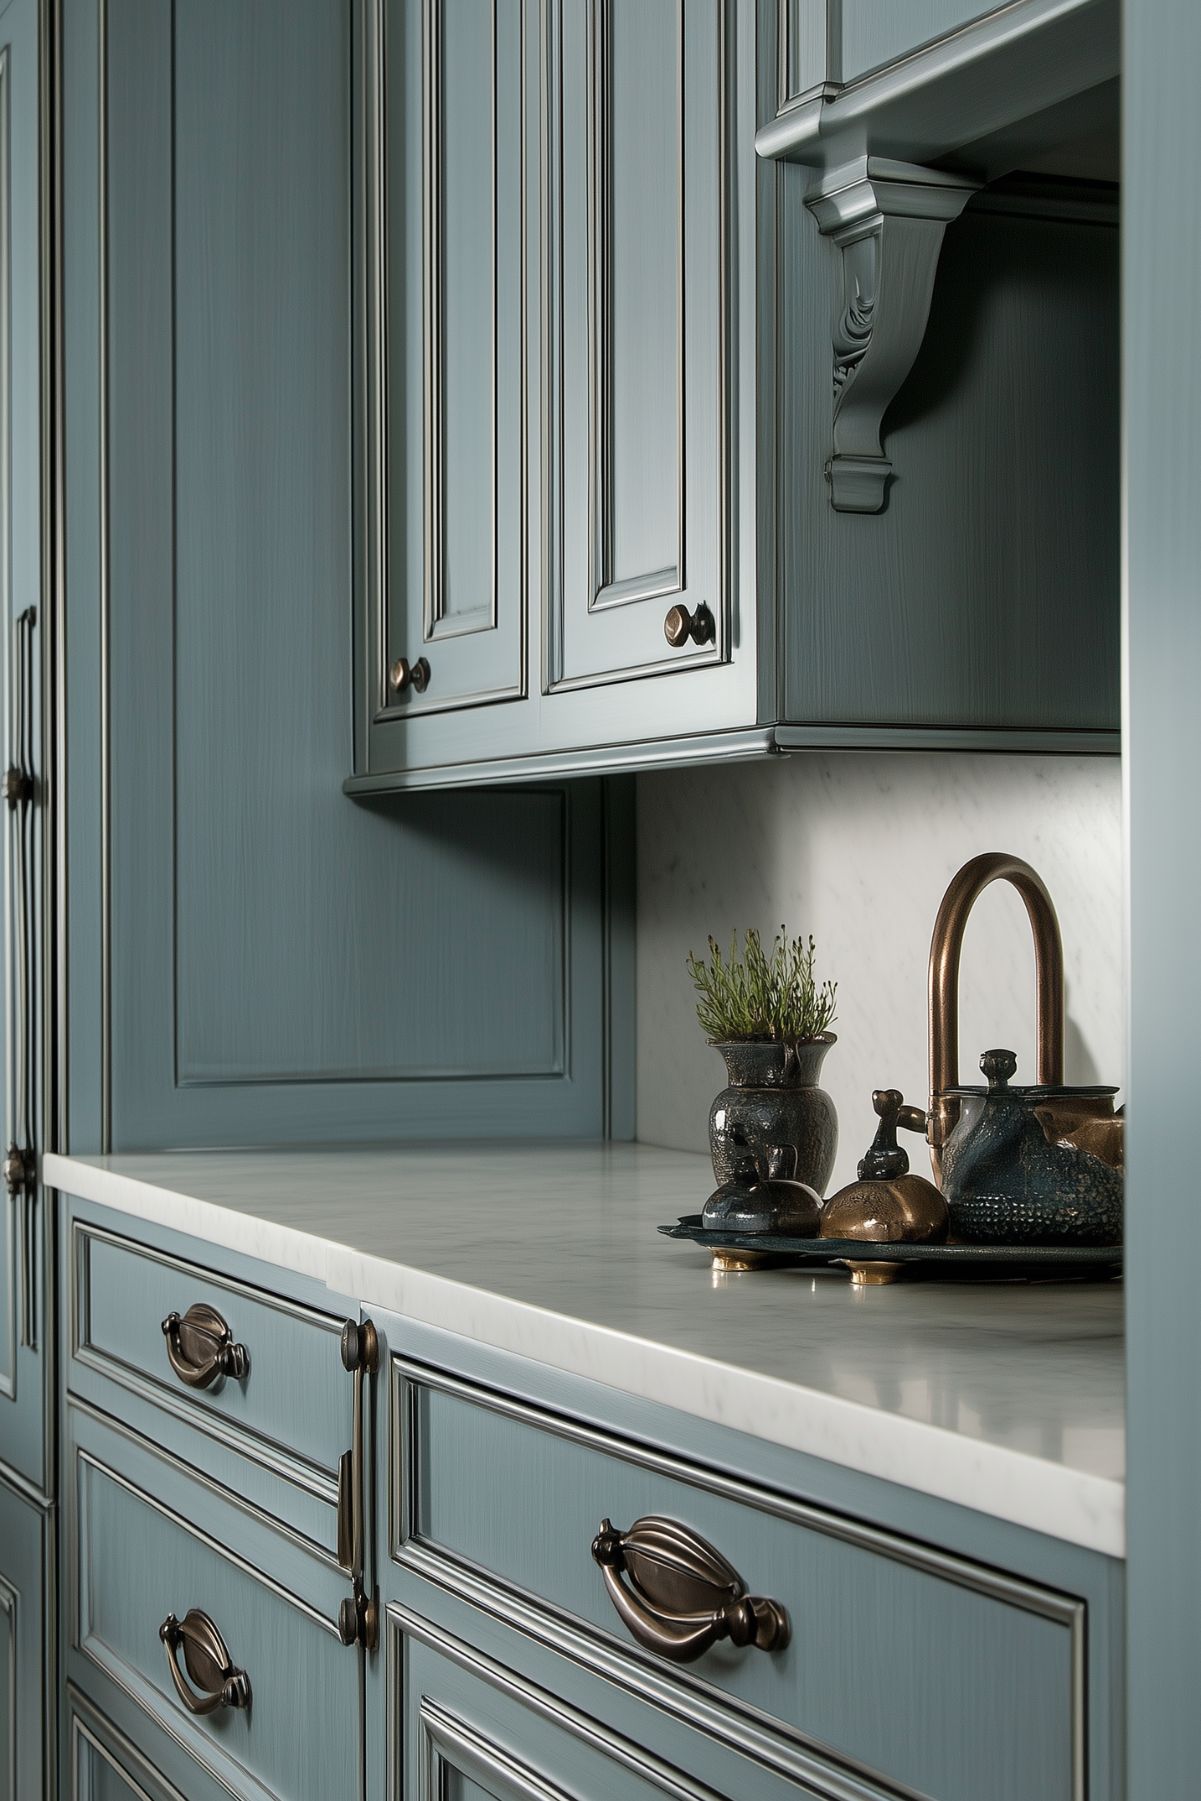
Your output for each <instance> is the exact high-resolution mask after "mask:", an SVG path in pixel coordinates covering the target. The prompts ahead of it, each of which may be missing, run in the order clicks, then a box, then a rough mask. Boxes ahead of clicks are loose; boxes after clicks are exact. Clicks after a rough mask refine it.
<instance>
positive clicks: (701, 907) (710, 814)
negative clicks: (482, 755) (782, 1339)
mask: <svg viewBox="0 0 1201 1801" xmlns="http://www.w3.org/2000/svg"><path fill="white" fill-rule="evenodd" d="M637 811H638V932H637V938H638V1069H637V1094H638V1137H639V1138H640V1139H642V1140H644V1141H645V1142H647V1143H650V1144H660V1145H667V1146H670V1147H672V1148H674V1149H680V1150H703V1149H705V1148H706V1142H707V1139H706V1133H707V1125H706V1122H707V1116H708V1109H709V1103H710V1101H711V1100H712V1098H713V1095H714V1094H715V1093H716V1092H717V1090H718V1088H720V1087H721V1086H722V1084H723V1080H724V1077H723V1065H722V1061H721V1058H720V1057H719V1056H718V1054H717V1052H716V1051H714V1050H713V1049H711V1048H710V1047H709V1046H708V1045H707V1044H706V1043H705V1042H704V1039H703V1038H702V1036H701V1033H700V1029H699V1027H698V1026H697V1024H696V1017H695V1014H694V1012H693V991H692V984H691V981H690V979H689V976H688V973H687V970H686V968H685V964H684V959H685V955H686V953H687V951H688V950H690V949H696V950H698V951H700V950H701V949H703V947H704V944H705V939H706V937H707V935H708V933H710V932H713V933H714V934H715V936H717V937H718V938H719V939H721V940H722V941H723V942H728V940H729V936H730V932H731V930H732V929H733V928H734V927H735V926H736V927H738V929H739V930H740V931H741V930H742V929H744V928H745V927H746V926H749V925H757V926H759V927H760V928H761V930H762V931H763V933H764V935H765V936H770V934H771V933H772V931H773V930H774V929H775V927H777V926H778V925H780V924H781V923H787V925H788V928H789V930H790V931H796V932H805V933H809V932H812V933H813V934H814V936H815V937H816V939H817V945H818V970H819V974H820V975H821V976H827V975H828V976H832V977H834V978H835V979H836V980H837V982H838V1019H837V1022H836V1024H835V1026H834V1030H835V1031H836V1032H837V1034H838V1043H837V1044H836V1045H835V1047H834V1048H833V1050H832V1051H831V1052H830V1054H829V1056H828V1058H827V1059H826V1067H825V1075H824V1077H823V1085H824V1086H825V1087H826V1088H827V1089H828V1090H829V1092H830V1093H831V1094H832V1095H833V1097H834V1100H835V1102H836V1103H837V1106H838V1111H839V1116H840V1122H841V1138H840V1145H839V1154H838V1161H837V1164H836V1166H835V1173H834V1181H833V1184H832V1186H838V1185H840V1184H841V1183H843V1182H845V1181H849V1180H851V1178H852V1177H853V1176H854V1173H855V1165H856V1163H857V1161H858V1159H859V1158H860V1157H861V1156H862V1154H863V1151H864V1150H865V1148H866V1146H867V1144H868V1142H869V1140H870V1138H871V1135H872V1131H873V1128H874V1123H875V1122H874V1118H873V1115H872V1109H871V1091H872V1089H873V1088H881V1087H888V1088H900V1089H901V1090H903V1092H904V1094H905V1096H906V1098H907V1099H912V1100H914V1101H917V1102H919V1103H920V1104H922V1105H924V1104H925V1097H926V1086H927V1071H926V965H927V957H928V953H929V947H930V932H931V928H932V927H933V924H934V916H935V914H936V912H937V910H938V903H939V901H940V899H941V897H942V894H943V890H944V889H945V887H946V885H947V882H948V881H949V880H950V878H951V876H952V875H953V874H954V873H955V871H956V870H957V869H958V868H959V866H960V865H961V864H962V863H964V862H966V861H967V859H968V858H969V857H971V856H974V855H975V854H976V853H977V852H978V851H982V850H1005V851H1013V852H1016V853H1017V854H1018V855H1019V856H1023V857H1025V858H1026V859H1027V860H1028V861H1029V862H1031V863H1033V865H1034V867H1035V868H1036V869H1037V870H1038V871H1039V872H1040V874H1041V875H1042V876H1043V878H1044V880H1045V881H1046V883H1047V885H1048V887H1049V888H1050V890H1051V894H1052V897H1053V898H1054V901H1055V904H1056V908H1057V910H1058V913H1059V920H1060V926H1061V928H1062V932H1063V940H1064V958H1065V966H1066V975H1067V1014H1068V1028H1067V1079H1068V1081H1069V1082H1091V1081H1105V1082H1115V1083H1119V1084H1120V1083H1121V1082H1122V1081H1123V1077H1124V1058H1125V1015H1124V972H1123V957H1124V948H1125V939H1124V921H1123V899H1122V897H1123V876H1122V802H1121V766H1120V764H1119V762H1118V760H1117V759H1116V758H1101V757H1046V758H1043V757H1029V756H1024V757H1019V756H1013V757H1009V756H995V755H983V754H981V755H962V756H956V755H950V754H945V753H944V754H930V755H924V754H923V755H918V754H913V755H908V754H906V755H891V756H883V755H881V756H876V755H866V754H863V755H860V754H856V753H849V752H848V753H839V754H837V755H831V756H819V755H806V756H795V757H779V758H773V759H772V760H771V761H769V762H764V763H761V764H740V765H734V766H731V767H728V768H708V769H697V770H674V771H670V772H663V773H656V774H651V775H644V776H640V777H639V778H638V799H637ZM960 1009H961V1011H960V1019H961V1025H960V1044H961V1047H962V1055H963V1064H964V1067H963V1069H962V1070H961V1072H960V1073H961V1076H962V1078H963V1080H965V1081H971V1080H979V1079H980V1078H979V1075H978V1070H977V1059H978V1057H979V1054H980V1052H981V1051H984V1050H987V1049H989V1048H990V1047H992V1046H995V1045H1006V1046H1009V1047H1011V1048H1012V1049H1013V1050H1015V1051H1016V1052H1017V1055H1018V1059H1019V1069H1018V1079H1019V1080H1023V1079H1025V1080H1027V1081H1033V1079H1034V1036H1035V1026H1034V977H1033V959H1032V952H1031V943H1030V932H1029V927H1028V925H1027V922H1026V915H1025V911H1024V908H1023V906H1022V903H1021V901H1020V899H1019V898H1018V896H1017V895H1016V894H1015V893H1014V891H1013V890H1012V889H1011V888H1009V887H1008V885H1007V884H1006V885H1003V884H1000V883H998V884H995V885H994V886H993V887H992V888H990V889H988V890H986V892H985V893H984V894H983V895H982V896H981V899H980V900H979V902H978V903H977V906H976V909H975V912H974V913H973V915H972V919H971V923H970V924H969V927H968V933H967V940H966V944H965V947H964V955H963V968H962V992H961V996H960ZM908 1148H909V1150H910V1154H911V1156H913V1159H914V1168H915V1169H920V1170H921V1171H922V1173H923V1174H925V1173H927V1166H926V1164H925V1161H924V1156H923V1153H922V1148H921V1145H920V1142H919V1141H918V1140H916V1139H909V1140H908ZM703 1198H704V1197H703V1196H701V1197H699V1200H703ZM699 1200H698V1204H699Z"/></svg>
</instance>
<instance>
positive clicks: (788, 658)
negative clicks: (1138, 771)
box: [779, 167, 1118, 732]
mask: <svg viewBox="0 0 1201 1801" xmlns="http://www.w3.org/2000/svg"><path fill="white" fill-rule="evenodd" d="M803 189H804V179H803V177H802V175H801V174H800V172H799V171H798V170H795V169H793V168H792V167H786V168H784V169H782V170H781V206H782V209H783V221H784V223H783V238H784V252H783V258H784V274H783V283H784V288H783V299H782V308H783V316H784V319H785V320H786V321H787V328H786V330H785V332H784V334H783V338H782V344H783V346H784V349H783V363H784V366H783V370H782V374H781V390H780V409H781V410H780V424H781V431H782V446H781V462H780V472H779V506H780V528H781V529H780V557H781V578H780V579H781V595H780V605H781V609H782V631H783V633H784V639H785V642H784V652H783V655H784V683H785V717H786V718H788V719H790V720H798V721H800V720H804V721H807V722H814V721H818V720H825V721H828V722H830V723H844V724H860V725H866V724H869V723H871V724H875V725H882V724H885V723H891V724H892V725H894V726H900V727H909V726H921V725H928V726H930V725H933V726H951V725H958V726H975V727H1010V728H1015V729H1016V730H1018V731H1019V732H1020V731H1021V729H1022V728H1032V729H1038V728H1041V727H1051V726H1056V727H1079V728H1099V727H1105V726H1109V727H1113V726H1116V724H1117V721H1118V605H1117V584H1118V533H1117V523H1116V522H1117V504H1118V457H1117V445H1118V426H1117V399H1118V386H1117V381H1118V378H1117V237H1116V233H1115V232H1114V231H1113V230H1112V229H1111V228H1108V227H1103V226H1094V225H1091V224H1074V223H1072V224H1063V223H1056V222H1051V221H1046V220H1041V219H1037V218H1033V219H1032V218H1023V217H1010V216H1004V215H1000V216H999V215H996V214H993V213H987V214H986V213H983V212H981V213H979V214H977V213H975V212H973V210H972V208H971V207H969V208H968V210H967V211H966V212H965V213H964V214H963V216H962V217H961V218H960V219H959V220H957V221H956V222H955V223H954V224H952V225H950V226H948V227H947V230H946V235H945V239H944V244H943V251H942V256H941V260H940V266H939V273H938V277H937V280H936V282H935V287H934V297H933V302H932V305H931V310H930V321H929V325H928V328H927V331H926V337H925V341H924V344H923V347H922V349H921V351H920V352H919V354H918V358H917V361H916V363H915V364H914V367H913V369H912V371H911V372H910V375H909V377H908V379H907V380H906V382H905V383H904V385H903V386H902V388H901V390H900V393H899V394H898V395H897V397H896V399H895V401H894V402H893V404H892V406H891V408H890V409H889V412H888V413H887V415H886V417H885V429H886V432H887V434H888V446H889V454H890V456H891V457H892V460H893V464H894V469H895V471H896V475H895V477H894V480H893V482H892V484H891V487H890V491H889V494H888V497H887V502H886V509H885V511H884V512H883V513H881V514H880V515H878V516H873V517H862V518H860V517H853V516H851V515H842V514H838V513H835V512H834V511H833V510H832V509H831V507H830V505H829V502H828V499H827V488H826V482H825V480H824V478H823V462H824V457H825V454H826V449H825V448H824V447H825V446H826V445H827V444H828V437H829V416H830V373H831V362H830V344H829V337H828V324H827V321H826V319H824V318H822V317H821V316H820V315H819V314H818V312H817V310H816V309H815V308H814V306H813V304H812V297H813V295H814V293H815V291H821V290H822V289H823V287H825V284H826V283H827V282H829V281H832V280H833V269H832V267H831V263H830V258H831V257H833V256H836V255H837V252H835V251H832V250H831V249H830V247H829V246H828V245H826V244H824V243H822V242H821V240H820V239H819V238H818V236H817V233H816V232H815V231H814V230H813V228H812V225H811V224H810V225H809V229H808V230H806V229H805V226H806V221H805V220H804V218H803V217H802V214H803V210H804V209H803V204H802V193H803ZM826 291H827V292H829V289H828V288H826Z"/></svg>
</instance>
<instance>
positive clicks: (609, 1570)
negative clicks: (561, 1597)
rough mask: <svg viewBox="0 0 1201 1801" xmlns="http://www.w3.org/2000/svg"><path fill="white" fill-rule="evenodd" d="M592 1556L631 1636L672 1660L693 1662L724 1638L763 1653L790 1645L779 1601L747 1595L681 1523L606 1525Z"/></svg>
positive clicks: (716, 1554) (649, 1521)
mask: <svg viewBox="0 0 1201 1801" xmlns="http://www.w3.org/2000/svg"><path fill="white" fill-rule="evenodd" d="M592 1556H593V1559H594V1561H595V1562H596V1563H597V1564H599V1566H600V1570H601V1574H602V1576H603V1577H604V1579H605V1587H606V1589H607V1590H608V1591H609V1599H610V1600H611V1601H612V1603H613V1605H614V1607H615V1608H616V1610H617V1613H618V1615H619V1616H620V1618H621V1619H622V1621H623V1622H624V1624H625V1625H626V1627H627V1628H628V1629H629V1632H630V1634H631V1636H632V1637H633V1638H635V1639H636V1640H637V1641H638V1643H639V1644H640V1645H645V1647H646V1649H647V1650H648V1651H657V1652H658V1653H659V1655H660V1656H661V1657H668V1658H670V1659H671V1661H672V1662H673V1663H692V1662H694V1660H695V1659H696V1658H698V1657H702V1656H704V1654H705V1652H706V1651H708V1650H709V1648H710V1647H711V1646H712V1645H715V1644H716V1643H717V1641H718V1640H719V1639H723V1638H728V1639H729V1640H730V1641H731V1643H732V1644H735V1645H740V1646H741V1645H754V1646H756V1647H757V1648H758V1649H759V1650H760V1651H782V1650H783V1649H784V1647H785V1645H786V1644H787V1643H788V1639H789V1624H788V1614H787V1613H786V1611H785V1610H784V1608H783V1607H782V1606H781V1605H780V1603H779V1602H778V1601H767V1600H763V1599H762V1598H761V1597H759V1596H758V1595H748V1594H747V1592H746V1585H745V1583H744V1582H743V1580H742V1578H741V1576H740V1575H739V1574H738V1572H737V1570H735V1569H734V1568H733V1567H732V1565H730V1564H728V1563H727V1562H726V1560H725V1558H724V1557H723V1556H722V1555H721V1553H720V1552H719V1551H715V1550H714V1548H713V1546H712V1545H711V1544H709V1543H708V1542H707V1541H706V1540H705V1539H703V1538H701V1537H700V1535H699V1534H698V1533H696V1532H693V1531H692V1530H691V1528H690V1527H688V1526H683V1525H681V1524H680V1523H679V1521H677V1520H669V1519H663V1518H660V1517H658V1516H654V1515H648V1517H647V1518H645V1519H641V1520H635V1521H634V1524H633V1525H632V1526H631V1527H630V1529H629V1531H628V1532H618V1531H617V1530H616V1529H615V1528H614V1527H613V1526H611V1525H610V1524H609V1521H608V1520H603V1521H602V1522H601V1529H600V1531H599V1532H598V1533H597V1535H596V1537H595V1538H594V1539H593V1541H592ZM623 1577H624V1580H623Z"/></svg>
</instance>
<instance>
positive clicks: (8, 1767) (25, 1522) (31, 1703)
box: [0, 1478, 49, 1801]
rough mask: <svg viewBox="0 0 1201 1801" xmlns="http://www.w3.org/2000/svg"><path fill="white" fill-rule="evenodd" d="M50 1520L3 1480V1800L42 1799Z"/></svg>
mask: <svg viewBox="0 0 1201 1801" xmlns="http://www.w3.org/2000/svg"><path fill="white" fill-rule="evenodd" d="M48 1537H49V1532H48V1521H47V1515H46V1514H44V1513H43V1512H42V1510H41V1509H40V1508H39V1507H37V1506H35V1505H34V1503H33V1502H32V1501H28V1500H26V1499H25V1497H24V1496H23V1495H20V1494H18V1493H17V1491H16V1490H15V1489H13V1488H10V1487H9V1486H8V1484H7V1483H6V1482H5V1481H4V1480H3V1479H2V1478H0V1801H35V1797H38V1796H40V1795H41V1794H42V1793H43V1783H44V1774H43V1772H44V1758H45V1748H44V1743H43V1740H44V1735H45V1731H46V1725H45V1722H46V1708H45V1706H44V1696H45V1693H46V1685H47V1670H46V1664H45V1649H46V1640H45V1629H44V1619H45V1603H46V1596H45V1593H44V1590H45V1569H46V1552H47V1544H48Z"/></svg>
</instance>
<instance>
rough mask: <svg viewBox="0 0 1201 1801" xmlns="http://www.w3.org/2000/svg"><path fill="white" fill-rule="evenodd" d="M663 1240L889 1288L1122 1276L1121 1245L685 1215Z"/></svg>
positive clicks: (753, 1263) (716, 1255) (752, 1263)
mask: <svg viewBox="0 0 1201 1801" xmlns="http://www.w3.org/2000/svg"><path fill="white" fill-rule="evenodd" d="M659 1230H660V1232H662V1233H663V1235H664V1237H665V1238H682V1239H686V1240H689V1241H690V1242H691V1243H693V1244H696V1245H700V1246H702V1248H703V1249H705V1250H707V1251H709V1252H710V1253H711V1254H712V1257H713V1262H714V1265H715V1267H716V1268H718V1269H727V1270H752V1269H783V1268H788V1267H792V1268H810V1269H826V1268H829V1267H830V1266H831V1265H832V1264H839V1265H845V1266H846V1267H847V1268H849V1269H850V1271H851V1274H852V1276H853V1278H854V1279H855V1281H856V1282H860V1283H879V1282H892V1281H895V1280H896V1278H897V1277H898V1276H899V1275H900V1274H901V1272H902V1270H903V1269H904V1270H908V1269H909V1268H910V1267H912V1266H916V1267H915V1268H914V1273H915V1274H917V1273H920V1274H921V1275H923V1276H941V1277H943V1278H944V1279H946V1280H950V1281H956V1282H959V1281H962V1280H963V1279H964V1278H965V1277H968V1278H974V1279H983V1280H986V1281H993V1282H1005V1281H1017V1280H1020V1279H1023V1278H1024V1279H1026V1280H1028V1281H1039V1280H1041V1281H1044V1282H1046V1281H1063V1280H1064V1279H1065V1278H1067V1279H1075V1280H1077V1281H1081V1280H1083V1281H1110V1280H1112V1279H1113V1278H1114V1277H1115V1276H1120V1275H1121V1273H1122V1260H1123V1256H1124V1247H1123V1246H1122V1245H1120V1244H1085V1245H1077V1244H870V1243H865V1242H863V1241H861V1240H859V1239H852V1238H784V1237H777V1236H776V1235H775V1234H773V1233H771V1232H715V1231H711V1230H710V1229H709V1228H708V1227H706V1226H704V1225H702V1224H701V1215H700V1214H699V1213H687V1214H685V1215H684V1217H683V1218H682V1219H681V1220H680V1221H679V1223H678V1224H677V1225H674V1226H660V1227H659Z"/></svg>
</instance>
